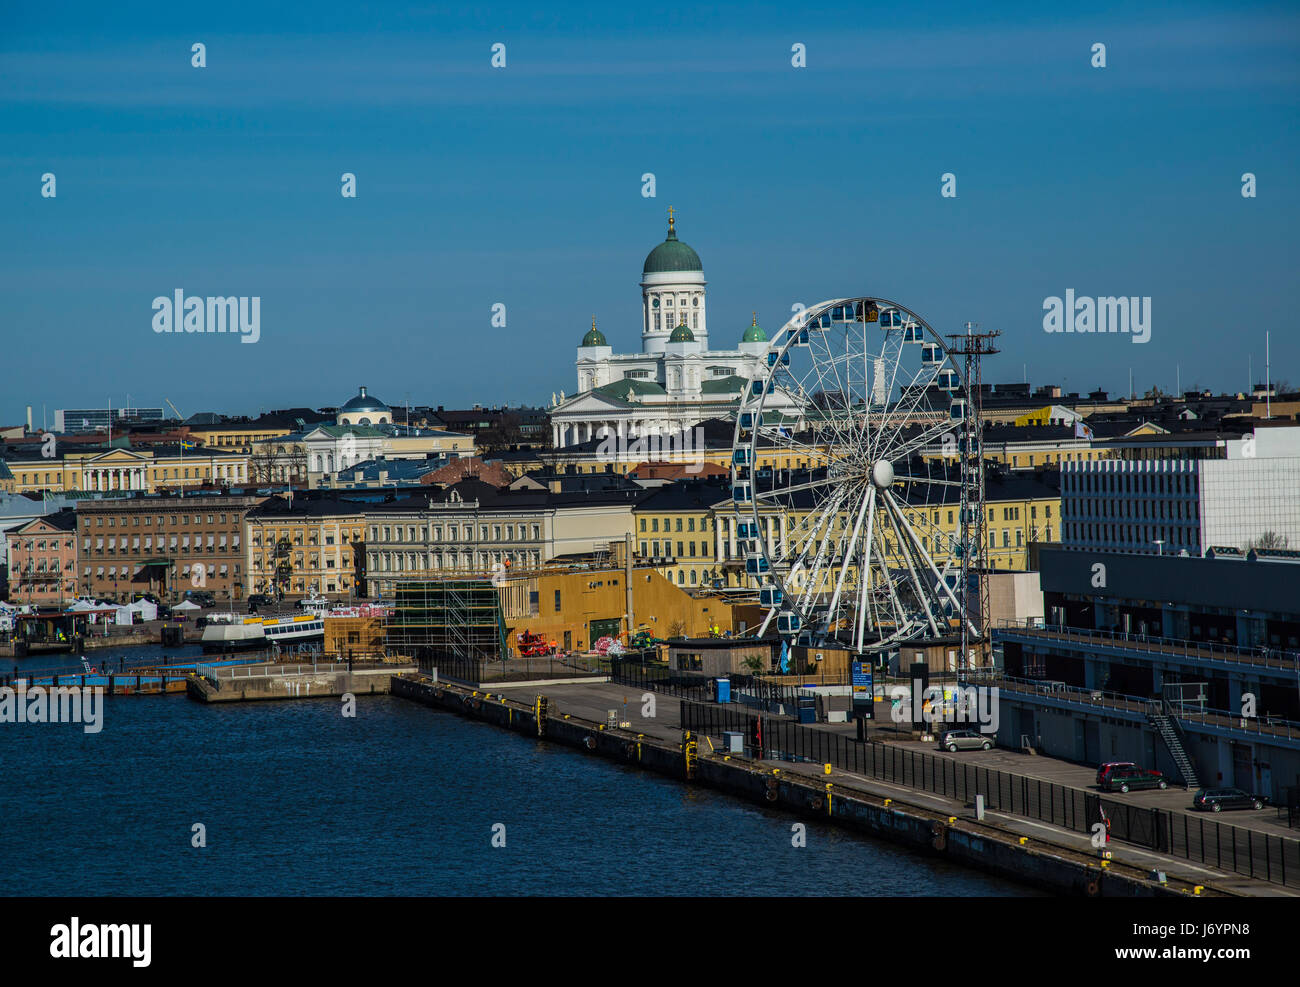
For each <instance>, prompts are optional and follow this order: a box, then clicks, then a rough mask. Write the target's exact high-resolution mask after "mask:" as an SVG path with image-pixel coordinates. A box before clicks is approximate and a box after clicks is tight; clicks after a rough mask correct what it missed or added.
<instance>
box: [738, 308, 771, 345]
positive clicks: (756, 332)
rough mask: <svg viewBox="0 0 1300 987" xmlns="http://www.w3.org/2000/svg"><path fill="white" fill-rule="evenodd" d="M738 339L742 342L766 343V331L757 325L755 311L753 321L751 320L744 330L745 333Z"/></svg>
mask: <svg viewBox="0 0 1300 987" xmlns="http://www.w3.org/2000/svg"><path fill="white" fill-rule="evenodd" d="M740 341H741V342H742V343H766V342H767V333H765V332H764V331H763V329H762V327H761V326H759V324H758V313H757V312H755V313H754V321H753V322H751V323H750V326H749V328H748V329H746V330H745V335H743V336H741V337H740Z"/></svg>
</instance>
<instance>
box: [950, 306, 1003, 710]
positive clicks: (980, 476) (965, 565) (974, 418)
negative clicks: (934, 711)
mask: <svg viewBox="0 0 1300 987" xmlns="http://www.w3.org/2000/svg"><path fill="white" fill-rule="evenodd" d="M979 328H980V326H979V323H976V322H967V323H966V332H965V333H951V334H949V336H948V338H949V339H950V340H952V343H951V345H950V346H949V347H948V353H949V355H951V356H954V357H958V356H959V357H962V375H963V377H964V378H965V384H966V394H967V395H968V397H969V401H968V402H967V404H966V415H965V417H964V418H963V419H962V423H961V426H960V427H961V430H962V433H963V434H962V437H961V439H960V440H959V444H958V446H957V451H958V459H959V460H960V462H961V516H960V521H961V588H960V592H961V598H962V603H963V606H964V609H965V611H966V612H965V613H964V614H958V618H959V619H960V620H961V653H960V655H959V656H958V658H957V681H958V683H959V684H961V685H964V684H965V682H966V673H967V671H968V670H969V669H970V651H971V644H972V643H976V642H984V641H987V640H988V637H989V633H988V613H989V581H988V578H987V575H986V574H987V572H988V568H989V566H988V540H987V539H986V538H985V536H984V529H985V521H986V517H985V513H984V511H985V504H986V498H985V489H984V419H983V410H984V386H983V385H984V375H983V369H982V366H981V362H982V359H983V358H984V357H986V356H992V355H993V354H994V353H998V352H1000V351H999V350H998V348H997V347H996V346H995V345H993V341H994V340H995V339H997V338H998V337H999V336H1001V335H1002V333H1001V332H999V331H997V330H990V331H988V332H977V331H976V330H978V329H979ZM972 574H973V575H974V576H975V580H976V588H975V593H974V596H975V598H976V599H977V600H978V602H979V626H978V627H977V626H975V624H974V623H973V620H972V616H971V606H970V600H971V595H972V594H971V589H970V580H971V576H972Z"/></svg>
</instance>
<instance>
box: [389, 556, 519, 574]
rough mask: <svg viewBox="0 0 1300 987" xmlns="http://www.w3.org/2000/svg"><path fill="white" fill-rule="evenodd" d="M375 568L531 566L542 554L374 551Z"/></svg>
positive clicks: (418, 570)
mask: <svg viewBox="0 0 1300 987" xmlns="http://www.w3.org/2000/svg"><path fill="white" fill-rule="evenodd" d="M370 559H371V562H372V568H373V569H375V570H376V571H379V572H421V571H425V570H429V569H451V570H456V569H471V568H472V569H477V570H487V569H489V568H491V567H495V566H499V565H507V564H508V565H512V566H528V567H530V568H536V567H537V566H539V565H540V564H541V553H540V552H537V551H528V552H460V553H456V552H434V553H432V554H431V555H429V556H428V558H427V559H426V557H425V555H424V553H423V552H375V553H372V554H371V556H370Z"/></svg>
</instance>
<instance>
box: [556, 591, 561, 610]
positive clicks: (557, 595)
mask: <svg viewBox="0 0 1300 987" xmlns="http://www.w3.org/2000/svg"><path fill="white" fill-rule="evenodd" d="M555 612H556V613H559V612H560V591H559V590H558V589H557V590H556V591H555Z"/></svg>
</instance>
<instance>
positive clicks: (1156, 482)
mask: <svg viewBox="0 0 1300 987" xmlns="http://www.w3.org/2000/svg"><path fill="white" fill-rule="evenodd" d="M1198 451H1203V450H1199V449H1198ZM1214 451H1215V452H1216V453H1217V458H1210V457H1207V458H1198V459H1192V458H1186V459H1180V458H1157V457H1151V458H1141V459H1107V460H1101V461H1095V462H1067V463H1062V464H1061V522H1062V523H1061V528H1062V530H1061V542H1062V544H1063V545H1064V546H1065V547H1067V548H1082V549H1093V550H1097V551H1112V552H1138V553H1145V554H1150V555H1156V554H1160V553H1168V554H1173V555H1180V554H1182V553H1184V552H1186V553H1187V554H1188V555H1192V556H1200V555H1203V554H1204V553H1205V551H1206V549H1209V548H1212V547H1227V548H1237V549H1242V550H1243V551H1244V550H1245V549H1247V548H1249V547H1250V546H1251V545H1254V544H1256V543H1257V541H1258V540H1259V539H1260V538H1262V537H1263V536H1265V535H1266V534H1268V535H1273V536H1277V537H1280V538H1282V539H1285V545H1275V546H1273V547H1286V548H1291V549H1300V426H1280V427H1257V428H1256V430H1255V432H1254V433H1252V434H1248V435H1246V436H1243V437H1242V438H1225V439H1220V440H1218V442H1217V443H1216V448H1215V450H1214Z"/></svg>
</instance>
